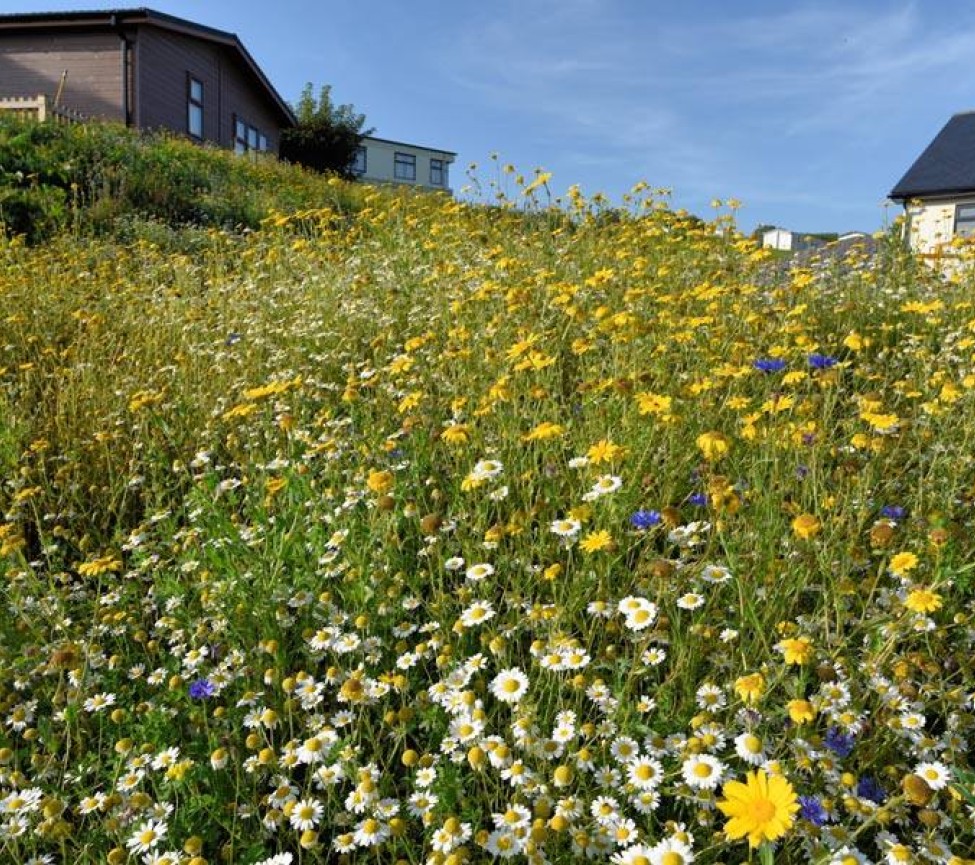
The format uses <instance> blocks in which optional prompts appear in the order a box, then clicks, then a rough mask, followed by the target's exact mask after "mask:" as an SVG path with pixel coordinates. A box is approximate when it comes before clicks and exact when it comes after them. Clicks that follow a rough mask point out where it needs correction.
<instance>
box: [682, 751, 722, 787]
mask: <svg viewBox="0 0 975 865" xmlns="http://www.w3.org/2000/svg"><path fill="white" fill-rule="evenodd" d="M724 773H725V765H724V763H722V762H721V761H720V760H719V759H718V758H717V757H712V756H711V755H710V754H695V755H694V756H692V757H690V758H688V759H687V760H685V761H684V764H683V765H682V766H681V775H683V777H684V781H685V782H686V783H687V785H688V786H689V787H692V788H693V789H695V790H713V789H715V788H716V787H717V786H718V784H720V783H721V779H722V778H723V777H724Z"/></svg>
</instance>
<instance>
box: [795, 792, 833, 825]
mask: <svg viewBox="0 0 975 865" xmlns="http://www.w3.org/2000/svg"><path fill="white" fill-rule="evenodd" d="M799 809H800V810H799V816H800V817H801V818H802V819H803V820H808V821H809V822H810V823H812V824H813V826H823V825H825V824H826V823H828V822H829V812H828V811H827V810H826V809H825V808H824V807H823V803H822V802H820V801H819V799H817V798H816V797H815V796H800V797H799Z"/></svg>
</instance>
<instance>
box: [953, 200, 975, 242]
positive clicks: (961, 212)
mask: <svg viewBox="0 0 975 865" xmlns="http://www.w3.org/2000/svg"><path fill="white" fill-rule="evenodd" d="M954 229H955V234H956V235H957V236H959V237H970V236H971V235H973V234H975V201H964V202H961V203H959V204H956V205H955V225H954Z"/></svg>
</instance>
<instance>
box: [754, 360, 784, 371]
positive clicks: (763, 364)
mask: <svg viewBox="0 0 975 865" xmlns="http://www.w3.org/2000/svg"><path fill="white" fill-rule="evenodd" d="M752 366H753V367H755V369H757V370H758V371H759V372H780V371H781V370H783V369H785V366H786V364H785V361H784V360H782V358H779V357H760V358H758V359H757V360H756V361H754V362H753V363H752Z"/></svg>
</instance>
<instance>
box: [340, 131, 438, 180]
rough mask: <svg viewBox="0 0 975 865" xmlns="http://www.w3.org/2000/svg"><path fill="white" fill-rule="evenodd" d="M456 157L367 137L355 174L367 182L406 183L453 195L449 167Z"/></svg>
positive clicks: (357, 160)
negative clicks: (440, 190)
mask: <svg viewBox="0 0 975 865" xmlns="http://www.w3.org/2000/svg"><path fill="white" fill-rule="evenodd" d="M456 156H457V154H456V153H452V152H451V151H449V150H438V149H435V148H433V147H420V146H418V145H416V144H406V143H404V142H402V141H390V140H389V139H386V138H374V137H373V136H366V137H365V138H363V139H362V144H361V145H360V147H359V150H358V151H357V153H356V160H355V163H354V164H353V166H352V170H353V171H354V172H355V174H356V175H357V176H358V177H359V178H360V179H362V180H365V181H367V182H373V183H404V184H409V185H410V186H420V187H423V188H425V189H442V190H444V191H445V192H450V175H449V171H450V164H451V163H452V162H453V161H454V158H455V157H456Z"/></svg>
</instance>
